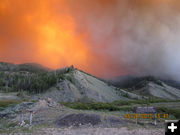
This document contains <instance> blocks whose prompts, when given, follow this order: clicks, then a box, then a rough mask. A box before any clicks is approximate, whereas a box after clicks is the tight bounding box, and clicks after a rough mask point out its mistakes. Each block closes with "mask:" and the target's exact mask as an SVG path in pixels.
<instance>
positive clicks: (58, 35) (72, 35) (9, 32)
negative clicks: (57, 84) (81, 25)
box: [0, 0, 92, 68]
mask: <svg viewBox="0 0 180 135" xmlns="http://www.w3.org/2000/svg"><path fill="white" fill-rule="evenodd" d="M56 4H58V8H59V10H61V11H62V13H61V12H60V11H59V13H56V12H55V10H58V9H56V7H55V5H56ZM54 8H55V9H54ZM67 12H68V8H67V7H66V3H64V0H60V1H59V0H57V1H56V0H52V1H51V0H38V1H37V0H27V1H24V0H15V1H8V0H1V1H0V28H1V29H2V31H1V32H0V33H1V37H0V51H1V53H0V57H1V58H0V60H1V61H8V62H15V63H24V62H36V63H40V64H42V65H45V66H47V67H50V68H60V67H63V66H69V65H72V64H74V65H75V66H77V67H78V68H87V65H88V61H89V60H91V56H92V52H91V50H90V49H89V48H88V46H87V43H86V42H85V36H86V35H82V34H76V31H75V29H76V24H75V22H74V20H73V18H72V17H71V16H69V15H68V13H67Z"/></svg>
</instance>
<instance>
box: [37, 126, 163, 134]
mask: <svg viewBox="0 0 180 135" xmlns="http://www.w3.org/2000/svg"><path fill="white" fill-rule="evenodd" d="M34 134H39V135H164V130H163V129H152V130H147V129H134V130H128V129H127V128H125V127H123V128H77V129H70V128H65V129H58V128H49V129H47V128H46V129H41V130H39V131H37V132H35V133H34Z"/></svg>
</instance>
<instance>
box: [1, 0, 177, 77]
mask: <svg viewBox="0 0 180 135" xmlns="http://www.w3.org/2000/svg"><path fill="white" fill-rule="evenodd" d="M178 5H180V2H179V1H178V0H38V1H37V0H26V1H24V0H12V1H10V0H0V61H8V62H14V63H24V62H26V63H27V62H36V63H40V64H42V65H44V66H47V67H50V68H60V67H64V66H69V65H72V64H73V65H75V66H76V67H78V68H81V69H83V70H85V71H87V72H89V73H92V74H94V75H97V76H101V77H113V76H119V75H125V74H136V75H155V76H160V77H164V78H168V79H169V78H171V79H179V80H180V45H179V43H180V38H179V35H180V9H179V6H178Z"/></svg>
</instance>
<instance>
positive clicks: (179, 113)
mask: <svg viewBox="0 0 180 135" xmlns="http://www.w3.org/2000/svg"><path fill="white" fill-rule="evenodd" d="M157 109H158V111H159V112H163V113H166V114H171V115H173V116H175V117H176V118H177V119H180V109H176V108H175V109H174V108H173V109H172V108H167V107H158V108H157Z"/></svg>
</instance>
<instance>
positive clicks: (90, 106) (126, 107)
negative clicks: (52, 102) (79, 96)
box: [61, 99, 180, 111]
mask: <svg viewBox="0 0 180 135" xmlns="http://www.w3.org/2000/svg"><path fill="white" fill-rule="evenodd" d="M161 102H180V101H179V100H176V101H175V100H166V99H155V100H133V101H115V102H112V103H102V102H89V103H83V102H68V103H64V102H61V104H63V105H65V106H67V107H70V108H73V109H78V110H108V111H133V109H134V106H137V105H141V106H143V105H147V104H148V105H150V104H152V103H161Z"/></svg>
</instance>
